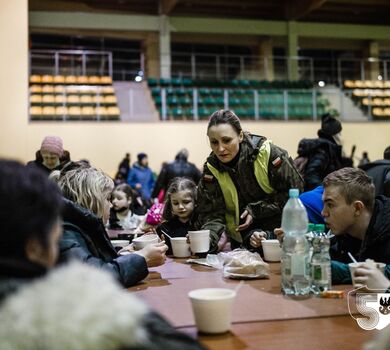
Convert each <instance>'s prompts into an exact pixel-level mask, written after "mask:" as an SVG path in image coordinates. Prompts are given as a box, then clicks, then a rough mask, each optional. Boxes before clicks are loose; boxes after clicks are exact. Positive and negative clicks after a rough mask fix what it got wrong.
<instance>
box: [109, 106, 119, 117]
mask: <svg viewBox="0 0 390 350" xmlns="http://www.w3.org/2000/svg"><path fill="white" fill-rule="evenodd" d="M107 115H118V116H119V115H120V110H119V108H118V107H107Z"/></svg>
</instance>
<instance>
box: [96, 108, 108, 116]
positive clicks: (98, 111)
mask: <svg viewBox="0 0 390 350" xmlns="http://www.w3.org/2000/svg"><path fill="white" fill-rule="evenodd" d="M95 110H96V114H97V115H99V116H106V115H107V108H106V107H101V106H100V107H96V108H95Z"/></svg>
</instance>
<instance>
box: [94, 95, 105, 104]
mask: <svg viewBox="0 0 390 350" xmlns="http://www.w3.org/2000/svg"><path fill="white" fill-rule="evenodd" d="M92 100H93V102H94V103H103V102H104V97H103V96H101V95H95V96H93V97H92Z"/></svg>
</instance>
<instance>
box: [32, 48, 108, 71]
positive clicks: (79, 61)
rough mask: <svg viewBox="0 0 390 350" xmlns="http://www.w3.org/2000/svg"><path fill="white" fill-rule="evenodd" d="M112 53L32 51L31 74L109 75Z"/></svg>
mask: <svg viewBox="0 0 390 350" xmlns="http://www.w3.org/2000/svg"><path fill="white" fill-rule="evenodd" d="M112 66H113V60H112V53H111V52H105V51H92V50H32V51H31V52H30V74H53V75H109V76H111V77H112V72H113V67H112Z"/></svg>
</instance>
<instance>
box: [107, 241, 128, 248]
mask: <svg viewBox="0 0 390 350" xmlns="http://www.w3.org/2000/svg"><path fill="white" fill-rule="evenodd" d="M111 244H112V245H113V246H114V247H120V248H123V247H126V246H127V245H129V244H130V242H129V241H128V240H124V239H113V240H111Z"/></svg>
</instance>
